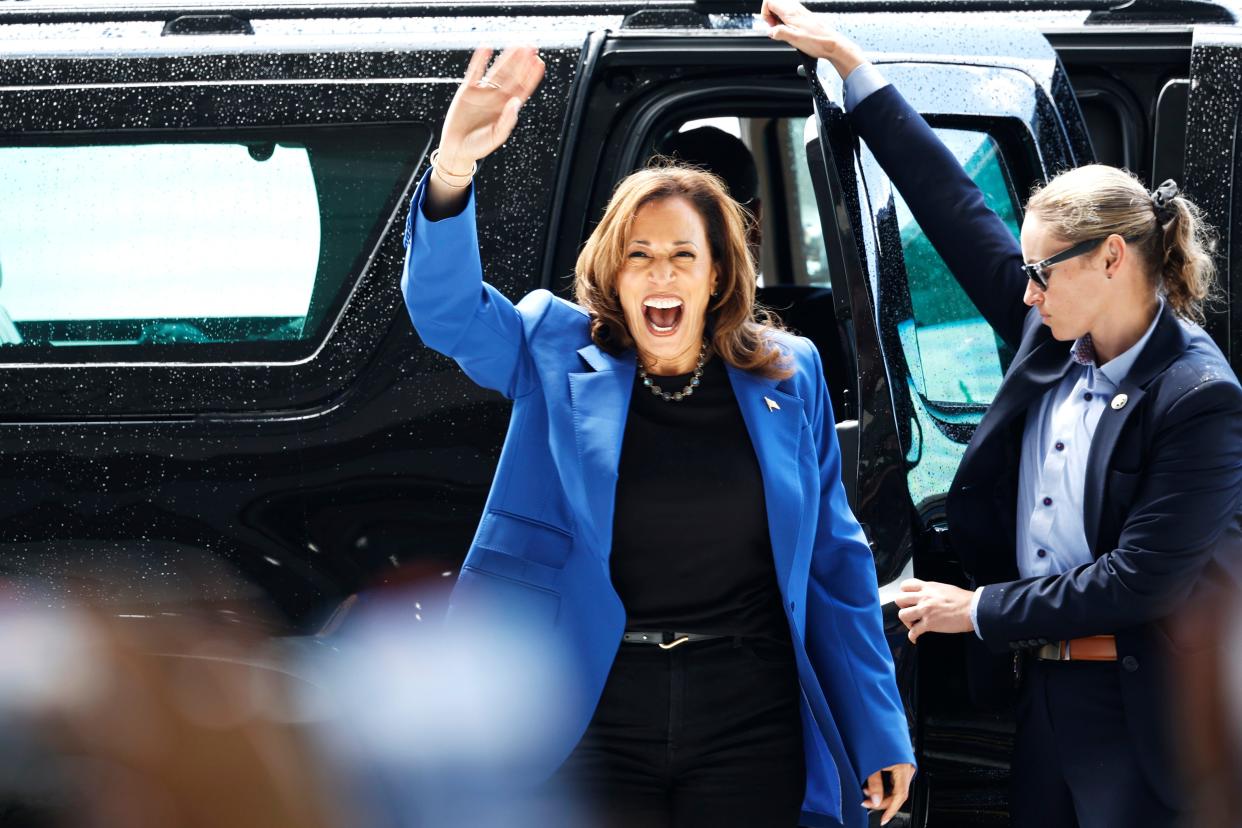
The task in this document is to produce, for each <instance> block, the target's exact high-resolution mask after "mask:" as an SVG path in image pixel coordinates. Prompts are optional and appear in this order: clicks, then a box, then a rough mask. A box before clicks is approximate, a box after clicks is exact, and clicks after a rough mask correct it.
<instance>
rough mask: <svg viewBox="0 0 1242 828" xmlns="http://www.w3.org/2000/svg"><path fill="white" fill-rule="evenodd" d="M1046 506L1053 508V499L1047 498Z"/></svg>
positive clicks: (1045, 500)
mask: <svg viewBox="0 0 1242 828" xmlns="http://www.w3.org/2000/svg"><path fill="white" fill-rule="evenodd" d="M1044 505H1045V506H1051V505H1052V498H1050V497H1045V498H1044Z"/></svg>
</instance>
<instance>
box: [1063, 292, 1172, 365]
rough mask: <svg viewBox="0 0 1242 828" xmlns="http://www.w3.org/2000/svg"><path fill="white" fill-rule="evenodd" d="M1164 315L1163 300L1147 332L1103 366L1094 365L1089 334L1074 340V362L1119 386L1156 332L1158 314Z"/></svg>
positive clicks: (1093, 346) (1093, 349)
mask: <svg viewBox="0 0 1242 828" xmlns="http://www.w3.org/2000/svg"><path fill="white" fill-rule="evenodd" d="M1162 313H1164V299H1163V298H1161V299H1160V307H1159V308H1157V309H1156V316H1155V318H1154V319H1152V320H1151V324H1150V325H1148V326H1147V332H1146V333H1144V334H1143V336H1142V337H1141V338H1140V339H1139V341H1138V342H1135V343H1134V344H1133V345H1131V346H1130V347H1129V348H1127V349H1126V350H1125V351H1123V352H1122V353H1121V354H1118V355H1117V356H1115V357H1113V358H1112V359H1110V360H1109V361H1108V362H1106V363H1105V364H1103V365H1096V362H1095V359H1096V357H1095V343H1094V342H1092V341H1091V334H1084V335H1083V336H1081V337H1079V338H1078V339H1076V340H1074V347H1073V349H1072V350H1071V351H1070V354H1071V356H1072V357H1073V359H1074V362H1076V363H1078V364H1079V365H1089V366H1091V367H1092V368H1098V369H1099V371H1100V373H1102V374H1103V375H1104V376H1105V377H1107V378H1108V381H1109V382H1111V383H1112V384H1113V385H1121V381H1122V380H1124V379H1125V378H1126V375H1127V374H1129V373H1130V369H1131V368H1133V367H1134V362H1135V360H1137V359H1138V356H1139V354H1141V353H1142V352H1143V346H1144V345H1146V344H1147V340H1149V339H1151V335H1152V332H1153V331H1155V330H1156V322H1158V321H1159V320H1160V314H1162Z"/></svg>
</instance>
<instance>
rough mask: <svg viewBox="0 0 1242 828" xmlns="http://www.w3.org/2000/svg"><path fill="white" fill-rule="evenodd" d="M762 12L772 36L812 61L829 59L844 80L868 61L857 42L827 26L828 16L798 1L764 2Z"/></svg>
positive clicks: (774, 0) (770, 0)
mask: <svg viewBox="0 0 1242 828" xmlns="http://www.w3.org/2000/svg"><path fill="white" fill-rule="evenodd" d="M761 13H762V14H763V19H764V21H765V22H767V24H768V25H769V26H771V27H772V29H771V30H770V31H769V32H768V36H769V37H771V38H772V39H773V40H781V41H784V42H785V43H788V44H790V45H791V46H793V47H794V48H795V49H797V50H798V51H800V52H802V53H804V54H807V55H810V56H811V57H813V58H826V59H827V60H828V61H829V62H830V63H832V65H833V67H834V68H836V70H837V73H838V74H840V75H841V77H842V78H845V77H846V76H847V75H848V74H849V73H850V72H853V71H854V69H855V68H857V67H858V65H859V64H860V63H865V62H866V60H867V58H866V56H865V55H864V54H863V50H862V49H861V48H859V46H858V44H857V43H855V42H854V41H852V40H850V39H849V38H848V37H845V36H844V35H842V34H841V33H840V32H838V31H836V30H835V29H833V28H832V27H831V26H829V25H828V20H827V16H826V15H821V14H815V13H814V12H812V11H811V10H810V9H808V8H807V7H806V6H804V5H802V4H801V3H799V2H798V0H764V2H763V9H762V12H761Z"/></svg>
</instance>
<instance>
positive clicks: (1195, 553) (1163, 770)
mask: <svg viewBox="0 0 1242 828" xmlns="http://www.w3.org/2000/svg"><path fill="white" fill-rule="evenodd" d="M850 118H851V121H852V123H853V125H854V127H855V129H856V131H857V132H858V134H859V136H860V137H861V138H862V139H863V140H864V141H866V142H867V146H868V147H869V148H870V149H871V151H872V153H873V154H874V155H875V157H876V160H877V161H879V163H880V165H881V166H882V167H883V168H884V170H885V172H887V173H888V175H889V177H890V178H891V179H892V181H893V183H894V184H895V185H896V187H897V189H898V190H899V191H900V192H901V194H902V195H903V196H904V197H905V199H906V201H907V203H908V204H909V205H910V209H911V211H912V212H913V214H914V217H915V218H916V219H917V220H918V222H919V225H920V227H922V228H923V230H924V231H925V232H926V233H927V236H928V238H929V239H930V240H931V242H932V244H933V245H934V246H935V248H936V250H937V252H938V253H940V255H941V256H942V257H943V258H944V260H945V262H946V263H947V264H948V265H949V268H950V269H951V270H952V272H953V274H954V276H955V277H956V278H957V280H958V282H960V283H961V285H962V287H963V288H965V290H966V292H967V293H968V294H969V296H970V298H971V300H972V301H974V303H975V306H976V307H978V308H979V310H980V312H981V313H982V314H983V315H984V317H985V318H986V319H987V320H988V322H989V323H990V324H991V326H992V327H993V328H994V329H995V330H996V332H997V333H998V334H999V335H1000V336H1001V338H1003V339H1004V340H1005V341H1006V342H1007V343H1009V345H1010V346H1011V347H1013V348H1014V349H1015V350H1016V355H1015V356H1014V359H1013V362H1012V363H1011V364H1010V367H1009V370H1008V372H1007V373H1006V374H1005V379H1004V382H1003V383H1002V384H1001V387H1000V389H999V390H998V391H997V393H996V397H995V399H994V400H993V402H992V405H991V406H990V408H989V409H988V412H987V415H986V416H985V417H984V418H983V420H982V422H981V423H980V424H979V427H978V428H977V429H976V431H975V434H974V437H973V438H972V439H971V441H970V446H969V448H968V449H967V451H966V454H965V456H964V457H963V459H962V462H961V465H960V466H959V467H958V471H957V475H956V477H955V478H954V480H953V487H952V489H951V490H950V492H949V495H948V499H947V502H946V511H947V516H948V521H949V531H950V537H951V539H952V542H953V545H954V547H955V549H956V551H957V552H958V554H959V555H960V557H961V560H962V561H963V563H964V565H965V567H966V569H967V571H968V574H969V575H970V577H971V579H972V581H973V582H974V583H976V584H987V585H989V586H987V587H986V588H985V589H984V591H983V595H982V596H981V598H980V601H979V614H978V622H979V630H980V634H981V636H982V639H983V644H984V645H985V646H986V648H987V649H988V650H990V651H991V652H992V653H1005V654H1009V653H1010V652H1011V651H1013V650H1019V649H1023V648H1025V647H1032V646H1038V645H1040V644H1044V643H1047V642H1049V641H1055V640H1062V639H1070V638H1078V637H1081V636H1089V635H1106V634H1113V635H1116V638H1117V655H1118V660H1117V671H1118V674H1119V680H1120V682H1121V688H1122V697H1123V698H1124V700H1125V712H1126V719H1127V724H1128V728H1129V730H1130V734H1131V741H1132V744H1130V745H1119V746H1118V749H1121V750H1133V751H1135V752H1136V755H1138V756H1139V757H1140V760H1141V761H1142V762H1143V764H1144V766H1145V770H1146V772H1147V775H1148V777H1149V779H1150V781H1151V783H1152V785H1153V786H1154V787H1155V790H1156V791H1158V792H1159V793H1160V795H1161V796H1162V797H1163V798H1164V799H1165V800H1166V801H1167V802H1168V803H1169V804H1170V805H1171V806H1172V807H1180V806H1179V802H1180V801H1181V800H1182V799H1183V798H1184V796H1185V792H1186V791H1187V790H1189V789H1190V787H1191V786H1189V785H1187V784H1186V783H1184V782H1182V781H1181V780H1180V779H1179V777H1178V774H1177V773H1176V768H1175V767H1174V766H1173V762H1172V756H1173V753H1172V746H1171V741H1172V734H1171V732H1170V725H1169V722H1168V714H1169V712H1170V711H1171V710H1172V702H1171V700H1170V696H1169V692H1168V690H1167V686H1166V685H1167V684H1168V681H1169V671H1170V670H1171V669H1173V666H1172V663H1171V662H1170V656H1171V655H1172V654H1173V652H1174V650H1175V649H1176V648H1177V647H1179V646H1184V647H1193V646H1195V642H1177V641H1175V640H1174V639H1173V638H1172V637H1171V636H1173V635H1174V630H1175V627H1174V626H1173V625H1172V624H1170V623H1168V622H1169V620H1170V616H1171V615H1172V614H1173V613H1175V611H1176V610H1177V608H1178V607H1179V606H1181V605H1182V604H1184V603H1185V602H1186V601H1187V600H1191V599H1190V596H1191V595H1192V593H1194V592H1195V591H1196V590H1210V589H1214V588H1217V585H1218V584H1219V583H1220V582H1221V581H1223V580H1224V576H1225V573H1226V571H1227V570H1228V568H1229V567H1230V566H1231V564H1230V561H1229V559H1233V560H1235V561H1236V560H1237V559H1238V557H1239V552H1240V551H1242V550H1240V549H1239V547H1238V545H1237V542H1236V534H1234V532H1233V530H1234V529H1236V527H1237V521H1238V514H1239V509H1240V508H1242V387H1240V386H1239V384H1238V379H1237V377H1236V376H1235V375H1234V373H1233V371H1232V370H1231V369H1230V367H1229V364H1228V362H1227V361H1226V360H1225V357H1224V355H1223V354H1221V352H1220V349H1219V348H1217V347H1216V345H1215V344H1214V343H1213V342H1212V340H1211V338H1210V337H1208V335H1207V334H1206V333H1205V332H1204V331H1203V329H1202V328H1200V327H1199V326H1198V325H1193V324H1189V323H1183V322H1180V321H1178V320H1177V319H1176V317H1175V316H1174V315H1173V313H1172V311H1171V310H1170V308H1169V307H1168V305H1167V304H1166V306H1165V308H1164V310H1163V311H1162V312H1161V316H1160V318H1159V319H1158V320H1157V322H1156V327H1155V330H1154V331H1153V333H1152V335H1151V338H1150V339H1149V340H1148V341H1147V344H1146V345H1145V346H1144V348H1143V350H1142V352H1141V353H1140V354H1139V357H1138V359H1137V360H1136V361H1135V363H1134V367H1133V368H1132V369H1131V371H1130V374H1129V375H1128V376H1127V377H1126V378H1125V380H1124V381H1123V382H1122V383H1121V386H1120V388H1119V389H1118V392H1119V393H1121V394H1125V395H1126V396H1127V402H1126V403H1125V405H1123V406H1122V407H1121V408H1113V407H1111V406H1110V407H1109V408H1107V409H1105V411H1104V414H1103V416H1102V417H1101V419H1100V422H1099V425H1098V426H1097V428H1096V432H1095V435H1094V437H1093V438H1092V441H1091V449H1090V454H1089V455H1088V461H1087V464H1088V467H1087V478H1086V485H1085V488H1084V492H1083V522H1084V524H1085V530H1086V537H1087V539H1088V542H1090V543H1091V549H1092V554H1093V555H1094V557H1095V560H1094V562H1093V563H1091V564H1088V565H1084V566H1079V567H1076V568H1075V569H1073V570H1071V571H1069V572H1067V573H1065V574H1062V575H1051V576H1047V577H1039V578H1026V579H1022V580H1019V579H1018V570H1017V558H1016V550H1015V543H1016V524H1015V521H1016V511H1017V492H1018V471H1019V452H1020V450H1021V444H1022V430H1023V424H1024V422H1025V418H1026V414H1027V411H1028V409H1029V407H1030V406H1031V404H1032V403H1035V402H1037V401H1038V400H1040V399H1041V397H1042V396H1043V394H1044V393H1045V392H1047V391H1048V389H1049V388H1051V387H1052V386H1054V385H1056V384H1057V383H1058V382H1060V381H1061V379H1062V377H1064V376H1065V374H1066V372H1067V371H1068V370H1069V369H1070V367H1071V358H1070V349H1071V347H1072V343H1070V342H1058V341H1057V340H1055V339H1054V338H1053V337H1052V333H1051V331H1050V330H1049V329H1048V328H1047V326H1045V325H1043V324H1042V323H1041V320H1040V317H1039V313H1038V312H1037V311H1036V310H1035V309H1034V308H1027V307H1026V306H1025V305H1024V304H1023V302H1022V295H1023V292H1024V290H1025V288H1026V277H1025V276H1024V275H1023V273H1022V270H1021V266H1022V262H1023V259H1022V250H1021V247H1020V246H1019V245H1018V242H1017V241H1016V240H1015V239H1014V237H1013V234H1012V233H1011V232H1010V231H1009V229H1008V228H1007V227H1006V226H1005V225H1004V224H1003V223H1002V222H1001V220H1000V219H999V218H997V216H996V215H995V214H994V213H993V212H992V211H991V210H990V209H988V207H987V206H986V205H985V204H984V200H983V194H982V193H980V191H979V189H978V188H977V187H976V186H975V185H974V183H973V182H972V181H971V179H970V177H969V176H967V174H966V173H965V172H964V171H963V170H962V168H961V166H960V165H959V164H958V163H957V161H956V159H955V158H954V157H953V155H952V154H951V153H950V152H949V151H948V150H947V149H946V148H945V147H944V145H943V144H941V142H940V140H939V139H938V138H937V137H936V135H935V134H934V133H933V132H932V131H931V130H930V129H929V128H928V126H927V124H926V122H924V120H923V119H922V117H920V116H919V114H918V113H917V112H915V111H914V110H913V109H912V108H911V107H910V106H909V104H907V103H906V101H905V100H904V99H903V98H902V97H901V95H900V94H899V93H898V92H897V90H896V89H895V88H893V87H891V86H889V87H885V88H884V89H881V90H879V91H877V92H875V93H873V94H872V95H870V96H869V97H867V98H866V99H864V100H863V101H862V103H860V104H859V105H858V106H857V107H856V108H855V109H854V111H853V112H852V113H851V116H850ZM1233 566H1236V564H1233ZM972 642H973V636H972ZM1010 661H1011V659H1010V658H1005V659H1003V660H1002V661H1001V663H999V664H997V663H996V662H995V660H993V662H992V664H990V665H989V664H987V663H986V656H985V654H984V653H983V652H980V653H978V654H977V658H976V661H975V666H976V671H975V674H974V675H975V677H976V678H977V679H978V680H979V681H978V687H979V689H980V690H981V691H982V693H983V694H985V695H986V696H988V697H991V698H997V697H998V695H999V691H1001V690H1002V687H1001V686H1000V685H1005V684H1007V685H1008V686H1009V687H1008V689H1010V690H1011V689H1012V684H1013V679H1012V670H1011V665H1010V663H1009V662H1010Z"/></svg>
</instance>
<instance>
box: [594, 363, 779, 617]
mask: <svg viewBox="0 0 1242 828" xmlns="http://www.w3.org/2000/svg"><path fill="white" fill-rule="evenodd" d="M689 380H690V375H689V374H686V375H682V376H676V377H652V381H653V382H655V383H656V384H657V385H659V386H660V387H661V388H663V389H664V390H666V391H670V392H672V391H680V390H681V389H682V388H683V387H685V385H686V383H688V382H689ZM618 473H619V479H618V481H617V503H616V512H615V522H614V524H613V545H612V558H611V566H612V582H613V585H614V586H615V587H616V589H617V593H618V594H619V595H620V596H621V601H622V603H623V604H624V605H625V609H626V614H627V619H626V629H631V630H663V631H668V632H697V633H716V634H724V635H760V636H768V637H774V638H780V639H783V640H788V638H789V626H788V622H787V621H786V620H785V614H784V611H783V609H782V607H781V595H780V591H779V589H778V587H777V584H776V568H775V565H774V563H773V560H772V543H771V540H770V539H769V536H768V515H767V508H766V504H765V502H764V496H763V477H762V475H761V473H760V470H759V461H758V458H757V457H756V456H755V449H754V447H753V446H752V445H751V442H750V435H749V434H748V433H747V431H746V423H745V421H744V420H743V419H742V412H741V409H740V408H738V404H737V399H736V398H735V397H734V396H733V387H732V386H731V385H730V383H729V375H728V373H727V372H726V370H725V367H724V363H723V362H722V361H721V360H720V359H717V358H714V357H713V358H712V359H710V360H709V361H708V363H707V365H706V366H704V369H703V378H702V382H701V384H700V385H699V387H698V388H697V389H695V392H694V394H693V395H692V396H690V397H688V398H686V399H684V400H682V401H680V402H665V401H664V400H662V399H660V398H659V397H656V396H655V395H653V394H652V393H651V390H650V389H649V388H646V387H644V386H643V384H642V379H641V377H640V376H639V375H638V374H637V373H636V374H635V379H634V392H633V397H632V399H631V401H630V412H629V417H628V418H627V419H626V423H625V440H624V442H623V443H622V447H621V463H620V467H619V469H618Z"/></svg>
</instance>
